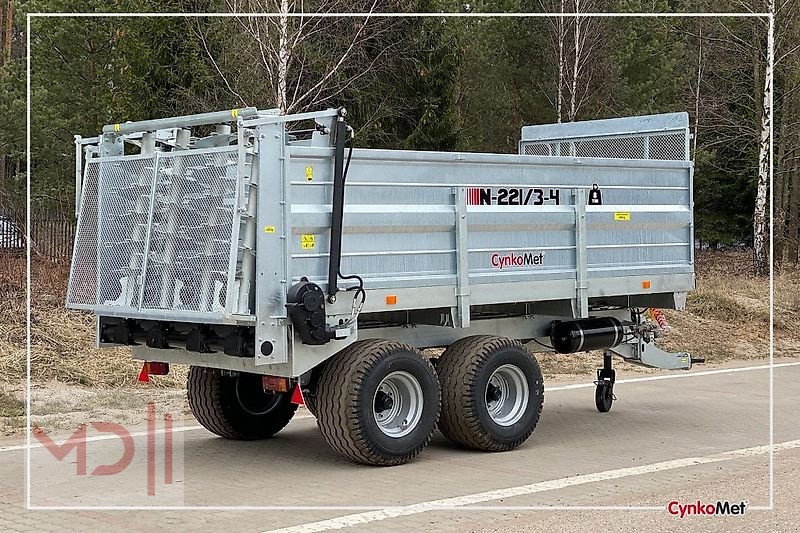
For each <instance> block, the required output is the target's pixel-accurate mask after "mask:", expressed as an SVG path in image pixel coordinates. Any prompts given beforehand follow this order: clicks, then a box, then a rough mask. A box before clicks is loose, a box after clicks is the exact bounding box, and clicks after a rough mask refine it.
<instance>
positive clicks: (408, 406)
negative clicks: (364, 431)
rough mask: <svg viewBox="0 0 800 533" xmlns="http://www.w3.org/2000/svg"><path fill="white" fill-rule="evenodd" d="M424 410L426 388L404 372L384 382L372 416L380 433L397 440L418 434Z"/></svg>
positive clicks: (399, 372) (377, 393) (392, 375)
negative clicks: (414, 432) (415, 431)
mask: <svg viewBox="0 0 800 533" xmlns="http://www.w3.org/2000/svg"><path fill="white" fill-rule="evenodd" d="M422 406H423V395H422V385H420V383H419V381H418V380H417V378H415V377H414V376H412V375H411V374H409V373H408V372H404V371H402V370H397V371H395V372H392V373H391V374H389V375H387V376H386V377H385V378H383V380H382V381H381V382H380V384H379V385H378V389H377V390H376V391H375V396H374V397H373V399H372V413H373V415H374V417H375V422H376V423H377V425H378V429H380V430H381V432H382V433H383V434H384V435H387V436H389V437H392V438H395V439H398V438H400V437H403V436H405V435H408V434H409V433H411V432H412V431H414V428H416V427H417V425H418V424H419V421H420V419H421V418H422Z"/></svg>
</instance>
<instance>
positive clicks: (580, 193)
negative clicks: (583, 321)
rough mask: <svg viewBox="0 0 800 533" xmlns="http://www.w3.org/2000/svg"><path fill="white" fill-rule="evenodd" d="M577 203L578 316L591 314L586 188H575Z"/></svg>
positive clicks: (576, 270)
mask: <svg viewBox="0 0 800 533" xmlns="http://www.w3.org/2000/svg"><path fill="white" fill-rule="evenodd" d="M572 198H573V201H574V203H575V315H576V317H577V318H587V317H588V316H589V295H588V294H589V292H588V291H589V280H588V259H587V249H586V204H587V202H588V194H587V191H586V189H573V190H572Z"/></svg>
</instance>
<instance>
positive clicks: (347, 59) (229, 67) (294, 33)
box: [197, 0, 392, 114]
mask: <svg viewBox="0 0 800 533" xmlns="http://www.w3.org/2000/svg"><path fill="white" fill-rule="evenodd" d="M225 7H226V9H228V10H230V11H232V12H237V13H244V12H266V13H275V14H276V16H271V17H263V16H248V15H241V16H237V17H235V18H234V19H233V22H232V23H231V22H230V21H223V22H222V23H221V25H217V26H209V25H208V24H207V23H203V24H200V23H198V25H197V36H198V37H199V39H200V40H201V42H202V43H203V46H204V50H205V52H206V55H207V58H208V60H209V62H210V63H211V64H212V65H213V67H214V70H215V71H216V72H217V74H218V75H219V77H220V79H221V81H222V83H223V84H224V86H225V87H226V89H227V90H228V92H229V93H230V94H231V95H232V96H233V97H234V98H235V99H236V100H237V101H238V105H242V106H246V105H262V106H263V105H264V100H267V101H269V102H270V103H271V104H272V105H274V106H275V107H277V108H278V110H279V111H280V113H281V114H288V113H294V112H298V111H301V110H304V109H309V108H314V107H320V106H323V105H327V104H330V103H332V102H334V101H335V99H336V97H337V96H339V95H341V94H342V93H344V92H345V91H346V90H348V89H349V88H350V87H352V86H353V85H354V84H356V83H357V82H358V81H359V80H360V79H362V78H364V77H366V76H368V75H370V73H372V72H373V71H374V70H375V69H376V68H378V67H379V66H380V65H381V64H382V62H383V61H384V59H385V58H386V56H387V55H388V54H389V53H390V52H391V49H392V46H391V45H389V46H386V47H384V48H383V49H381V50H374V49H371V48H370V47H369V45H370V43H372V42H374V41H376V40H378V39H379V37H380V36H381V35H383V34H385V33H387V32H388V31H389V30H390V24H389V23H388V22H387V20H388V19H381V18H380V17H375V16H372V15H373V14H374V13H376V11H377V10H378V7H379V3H378V0H363V1H360V2H359V1H356V2H347V1H346V0H322V1H321V2H318V3H315V4H314V5H313V11H307V10H308V9H309V6H308V4H305V3H304V2H303V1H302V0H226V1H225ZM383 7H386V6H385V5H383ZM347 11H352V12H359V13H366V15H365V16H364V17H363V18H336V17H333V18H323V17H320V16H316V15H329V14H332V13H339V12H347ZM211 32H217V38H216V39H214V38H210V37H209V33H211ZM219 32H228V33H229V34H231V35H235V36H236V38H233V39H230V40H229V41H228V42H229V43H230V46H226V47H224V48H223V49H221V50H220V49H214V48H213V47H212V46H210V45H209V43H212V42H215V41H216V42H219V38H218V35H219ZM243 65H248V66H247V68H243Z"/></svg>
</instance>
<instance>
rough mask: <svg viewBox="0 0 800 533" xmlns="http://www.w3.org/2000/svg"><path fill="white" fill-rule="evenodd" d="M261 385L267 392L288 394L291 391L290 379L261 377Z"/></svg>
mask: <svg viewBox="0 0 800 533" xmlns="http://www.w3.org/2000/svg"><path fill="white" fill-rule="evenodd" d="M261 385H262V386H263V387H264V390H265V391H272V392H287V391H288V390H289V378H282V377H279V376H261Z"/></svg>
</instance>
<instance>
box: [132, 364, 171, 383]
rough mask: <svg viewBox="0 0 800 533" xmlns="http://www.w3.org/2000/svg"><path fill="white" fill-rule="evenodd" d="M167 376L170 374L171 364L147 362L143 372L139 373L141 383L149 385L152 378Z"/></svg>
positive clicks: (143, 366)
mask: <svg viewBox="0 0 800 533" xmlns="http://www.w3.org/2000/svg"><path fill="white" fill-rule="evenodd" d="M167 374H169V363H159V362H156V361H145V363H144V364H143V365H142V371H141V372H139V381H141V382H142V383H149V382H150V376H166V375H167Z"/></svg>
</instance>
